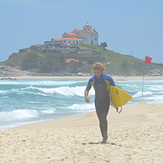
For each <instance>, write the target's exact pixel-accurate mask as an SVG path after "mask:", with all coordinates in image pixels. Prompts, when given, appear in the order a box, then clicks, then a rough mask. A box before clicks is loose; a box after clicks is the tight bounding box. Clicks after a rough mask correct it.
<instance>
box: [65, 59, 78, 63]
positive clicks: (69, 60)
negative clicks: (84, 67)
mask: <svg viewBox="0 0 163 163" xmlns="http://www.w3.org/2000/svg"><path fill="white" fill-rule="evenodd" d="M71 61H75V62H79V60H76V59H74V58H69V59H67V60H66V63H70V62H71Z"/></svg>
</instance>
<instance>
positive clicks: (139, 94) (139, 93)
mask: <svg viewBox="0 0 163 163" xmlns="http://www.w3.org/2000/svg"><path fill="white" fill-rule="evenodd" d="M142 94H143V95H144V96H146V95H152V92H143V93H142V92H137V93H136V94H134V95H133V98H136V97H141V96H142Z"/></svg>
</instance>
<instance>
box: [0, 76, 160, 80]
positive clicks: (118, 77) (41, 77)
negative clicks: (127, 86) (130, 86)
mask: <svg viewBox="0 0 163 163" xmlns="http://www.w3.org/2000/svg"><path fill="white" fill-rule="evenodd" d="M90 77H92V76H63V77H62V76H16V77H12V78H13V79H16V80H89V79H90ZM112 77H113V79H114V80H115V81H127V80H143V76H127V77H125V76H112ZM12 78H11V79H12ZM1 79H2V78H1ZM144 79H145V80H163V76H144Z"/></svg>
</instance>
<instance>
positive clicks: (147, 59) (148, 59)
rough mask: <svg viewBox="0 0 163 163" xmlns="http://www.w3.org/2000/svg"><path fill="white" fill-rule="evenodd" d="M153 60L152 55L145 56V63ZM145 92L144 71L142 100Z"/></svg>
mask: <svg viewBox="0 0 163 163" xmlns="http://www.w3.org/2000/svg"><path fill="white" fill-rule="evenodd" d="M151 61H152V58H151V57H148V56H146V57H145V63H151ZM143 92H144V73H143V84H142V101H143Z"/></svg>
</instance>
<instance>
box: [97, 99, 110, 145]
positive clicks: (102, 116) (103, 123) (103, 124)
mask: <svg viewBox="0 0 163 163" xmlns="http://www.w3.org/2000/svg"><path fill="white" fill-rule="evenodd" d="M95 105H96V113H97V117H98V119H99V126H100V130H101V135H102V137H103V142H106V141H107V129H108V122H107V114H108V111H109V106H108V104H107V105H101V106H100V107H99V104H97V101H96V102H95Z"/></svg>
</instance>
